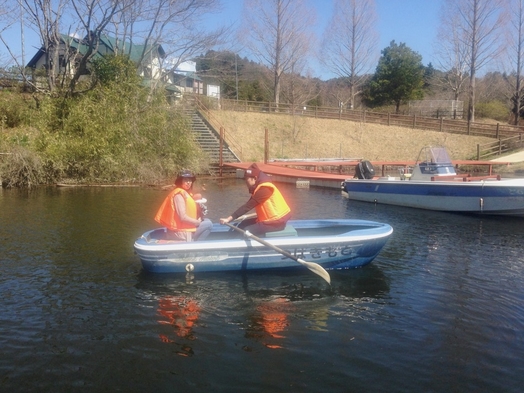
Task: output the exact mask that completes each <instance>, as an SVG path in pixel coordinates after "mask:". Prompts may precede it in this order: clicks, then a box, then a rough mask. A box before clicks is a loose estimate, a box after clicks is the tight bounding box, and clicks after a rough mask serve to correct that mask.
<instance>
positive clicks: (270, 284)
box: [136, 266, 389, 356]
mask: <svg viewBox="0 0 524 393" xmlns="http://www.w3.org/2000/svg"><path fill="white" fill-rule="evenodd" d="M138 279H139V281H138V283H137V284H136V288H137V289H138V291H139V294H138V298H140V299H143V300H146V301H154V302H155V304H156V311H157V312H156V314H155V315H154V316H152V317H153V318H155V320H156V321H157V323H158V324H159V325H160V329H159V333H158V337H159V339H160V340H161V341H162V342H164V343H167V344H174V345H175V346H176V349H175V353H177V354H179V355H182V356H192V355H194V350H193V346H194V343H192V342H193V341H197V340H198V339H199V332H200V329H202V328H203V327H204V328H205V327H207V326H209V324H211V323H216V320H217V319H218V320H220V319H221V318H227V319H231V320H234V325H235V326H237V327H238V329H240V331H241V332H243V337H244V338H246V339H249V340H251V341H252V344H245V345H243V346H242V349H243V350H244V351H247V352H251V351H253V350H255V348H256V347H257V346H258V345H262V346H264V347H266V348H270V349H283V348H285V347H286V340H287V338H288V331H289V330H290V329H291V330H292V331H293V330H296V329H300V326H304V327H305V328H307V329H309V330H314V331H319V332H328V331H329V329H330V322H329V320H330V318H331V317H332V316H334V315H336V316H337V317H339V316H340V315H341V311H340V308H346V311H344V312H348V311H347V307H349V310H351V311H349V314H350V315H352V316H357V317H359V318H364V319H365V318H367V317H366V316H365V315H361V314H363V313H366V312H367V311H366V310H365V308H363V307H361V305H362V304H366V303H373V302H375V301H377V302H378V303H380V302H381V299H385V298H387V297H388V291H389V284H388V281H389V280H388V279H387V277H386V276H385V275H384V273H383V272H382V270H381V269H380V268H377V267H373V266H368V267H366V268H363V269H354V270H348V271H344V272H338V271H337V272H332V286H331V287H330V286H328V285H326V284H324V283H323V282H322V281H320V280H318V279H317V277H316V276H314V275H311V274H310V273H309V272H303V273H296V272H295V273H277V274H275V273H266V272H254V273H248V274H239V273H202V274H197V275H193V274H187V275H184V274H167V275H154V274H149V273H145V272H141V273H140V274H139V276H138ZM344 304H345V305H344ZM211 321H214V322H211ZM226 325H227V324H226ZM163 327H168V328H169V329H168V330H166V329H165V328H163ZM225 327H226V326H223V327H222V328H225Z"/></svg>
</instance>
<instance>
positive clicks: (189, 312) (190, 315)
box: [158, 296, 200, 342]
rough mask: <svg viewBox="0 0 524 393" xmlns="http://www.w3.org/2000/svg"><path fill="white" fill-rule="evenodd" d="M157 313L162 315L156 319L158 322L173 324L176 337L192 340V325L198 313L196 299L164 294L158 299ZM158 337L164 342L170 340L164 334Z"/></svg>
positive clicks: (198, 308)
mask: <svg viewBox="0 0 524 393" xmlns="http://www.w3.org/2000/svg"><path fill="white" fill-rule="evenodd" d="M158 313H159V314H160V315H161V316H162V317H164V319H160V320H159V321H158V322H159V323H160V324H163V325H165V324H168V325H171V326H173V328H174V330H175V333H176V335H177V336H178V337H184V338H187V339H190V340H194V336H193V325H194V324H195V323H196V321H197V320H198V314H199V313H200V307H199V306H198V303H197V302H196V301H194V300H193V299H190V298H187V297H184V296H165V297H162V298H160V300H159V301H158ZM160 338H161V339H162V341H164V342H171V340H169V338H168V337H167V336H166V335H164V334H161V335H160Z"/></svg>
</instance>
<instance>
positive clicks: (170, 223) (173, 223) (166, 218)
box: [155, 187, 197, 232]
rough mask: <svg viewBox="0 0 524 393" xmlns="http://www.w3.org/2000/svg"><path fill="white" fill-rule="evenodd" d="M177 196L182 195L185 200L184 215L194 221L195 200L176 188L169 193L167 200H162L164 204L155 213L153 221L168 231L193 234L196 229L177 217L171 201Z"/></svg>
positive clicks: (195, 212)
mask: <svg viewBox="0 0 524 393" xmlns="http://www.w3.org/2000/svg"><path fill="white" fill-rule="evenodd" d="M177 194H182V196H183V197H184V199H185V200H186V214H187V215H188V216H189V217H191V218H194V219H195V220H196V218H197V204H196V202H195V200H194V199H193V197H192V196H191V194H189V193H188V192H187V191H185V190H184V189H182V188H179V187H177V188H175V189H174V190H173V191H171V192H170V193H169V195H168V196H167V198H166V199H164V202H162V205H161V206H160V209H158V212H157V213H156V216H155V221H156V222H158V223H160V224H162V225H164V226H165V227H167V229H170V230H172V231H185V232H195V231H196V227H195V226H194V225H193V224H190V223H188V222H183V221H182V220H181V219H180V217H178V214H177V212H176V208H175V203H174V201H173V199H174V198H175V195H177Z"/></svg>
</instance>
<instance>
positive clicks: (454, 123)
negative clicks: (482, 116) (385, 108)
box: [209, 99, 524, 157]
mask: <svg viewBox="0 0 524 393" xmlns="http://www.w3.org/2000/svg"><path fill="white" fill-rule="evenodd" d="M209 105H210V106H213V105H214V107H215V109H218V110H229V111H239V112H264V113H273V114H284V115H292V116H308V117H314V118H317V119H337V120H348V121H354V122H360V123H372V124H381V125H387V126H398V127H408V128H416V129H420V130H427V131H439V132H448V133H453V134H463V135H472V136H483V137H488V138H496V139H499V140H504V141H505V142H504V143H503V146H504V148H503V149H502V148H501V149H498V150H497V149H494V148H493V147H492V146H487V145H482V146H483V148H482V149H484V150H481V151H480V152H478V154H477V155H480V156H482V157H487V156H489V155H496V154H501V153H505V152H508V151H510V150H507V149H513V150H514V149H516V148H520V146H521V145H519V144H518V143H513V142H511V141H515V140H522V133H523V132H524V128H523V127H518V126H511V125H506V124H500V123H497V124H489V123H478V122H468V121H466V120H456V119H455V120H454V119H445V118H434V117H425V116H417V115H399V114H393V113H382V112H373V111H366V110H363V111H360V110H347V109H341V108H333V107H319V106H303V105H302V106H298V105H292V104H278V105H276V104H275V103H274V102H259V101H237V100H227V99H220V100H215V101H214V103H212V102H209ZM494 143H501V142H494Z"/></svg>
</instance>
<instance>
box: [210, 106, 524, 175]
mask: <svg viewBox="0 0 524 393" xmlns="http://www.w3.org/2000/svg"><path fill="white" fill-rule="evenodd" d="M212 114H213V116H214V117H215V118H216V119H218V121H219V122H220V123H221V124H222V125H223V126H224V127H225V130H226V134H227V135H228V137H230V138H231V139H233V141H234V143H235V145H236V146H237V149H236V150H239V151H240V154H241V156H242V160H243V161H262V160H263V159H264V134H265V131H264V130H265V129H266V128H267V130H268V134H269V151H270V153H269V158H270V159H286V158H296V159H302V158H309V159H314V158H346V159H347V158H358V159H366V160H370V161H374V160H377V161H380V160H384V161H395V160H399V161H401V160H402V161H403V160H415V159H416V158H417V156H418V154H419V152H420V150H421V149H422V148H423V147H424V146H428V145H433V146H437V145H439V146H444V147H446V148H447V150H448V152H449V154H450V155H451V158H452V159H454V160H474V159H476V155H477V144H484V143H490V142H494V141H495V139H493V138H487V137H479V136H468V135H459V134H451V133H447V132H437V131H425V130H419V129H412V128H403V127H395V126H386V125H379V124H370V123H365V124H364V123H357V122H350V121H345V120H327V119H315V118H310V117H300V116H295V117H293V116H288V115H278V114H267V113H252V112H230V111H213V113H212ZM495 170H496V172H497V173H500V174H505V173H516V174H522V173H524V163H516V164H512V165H510V166H505V165H500V166H496V167H495Z"/></svg>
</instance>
